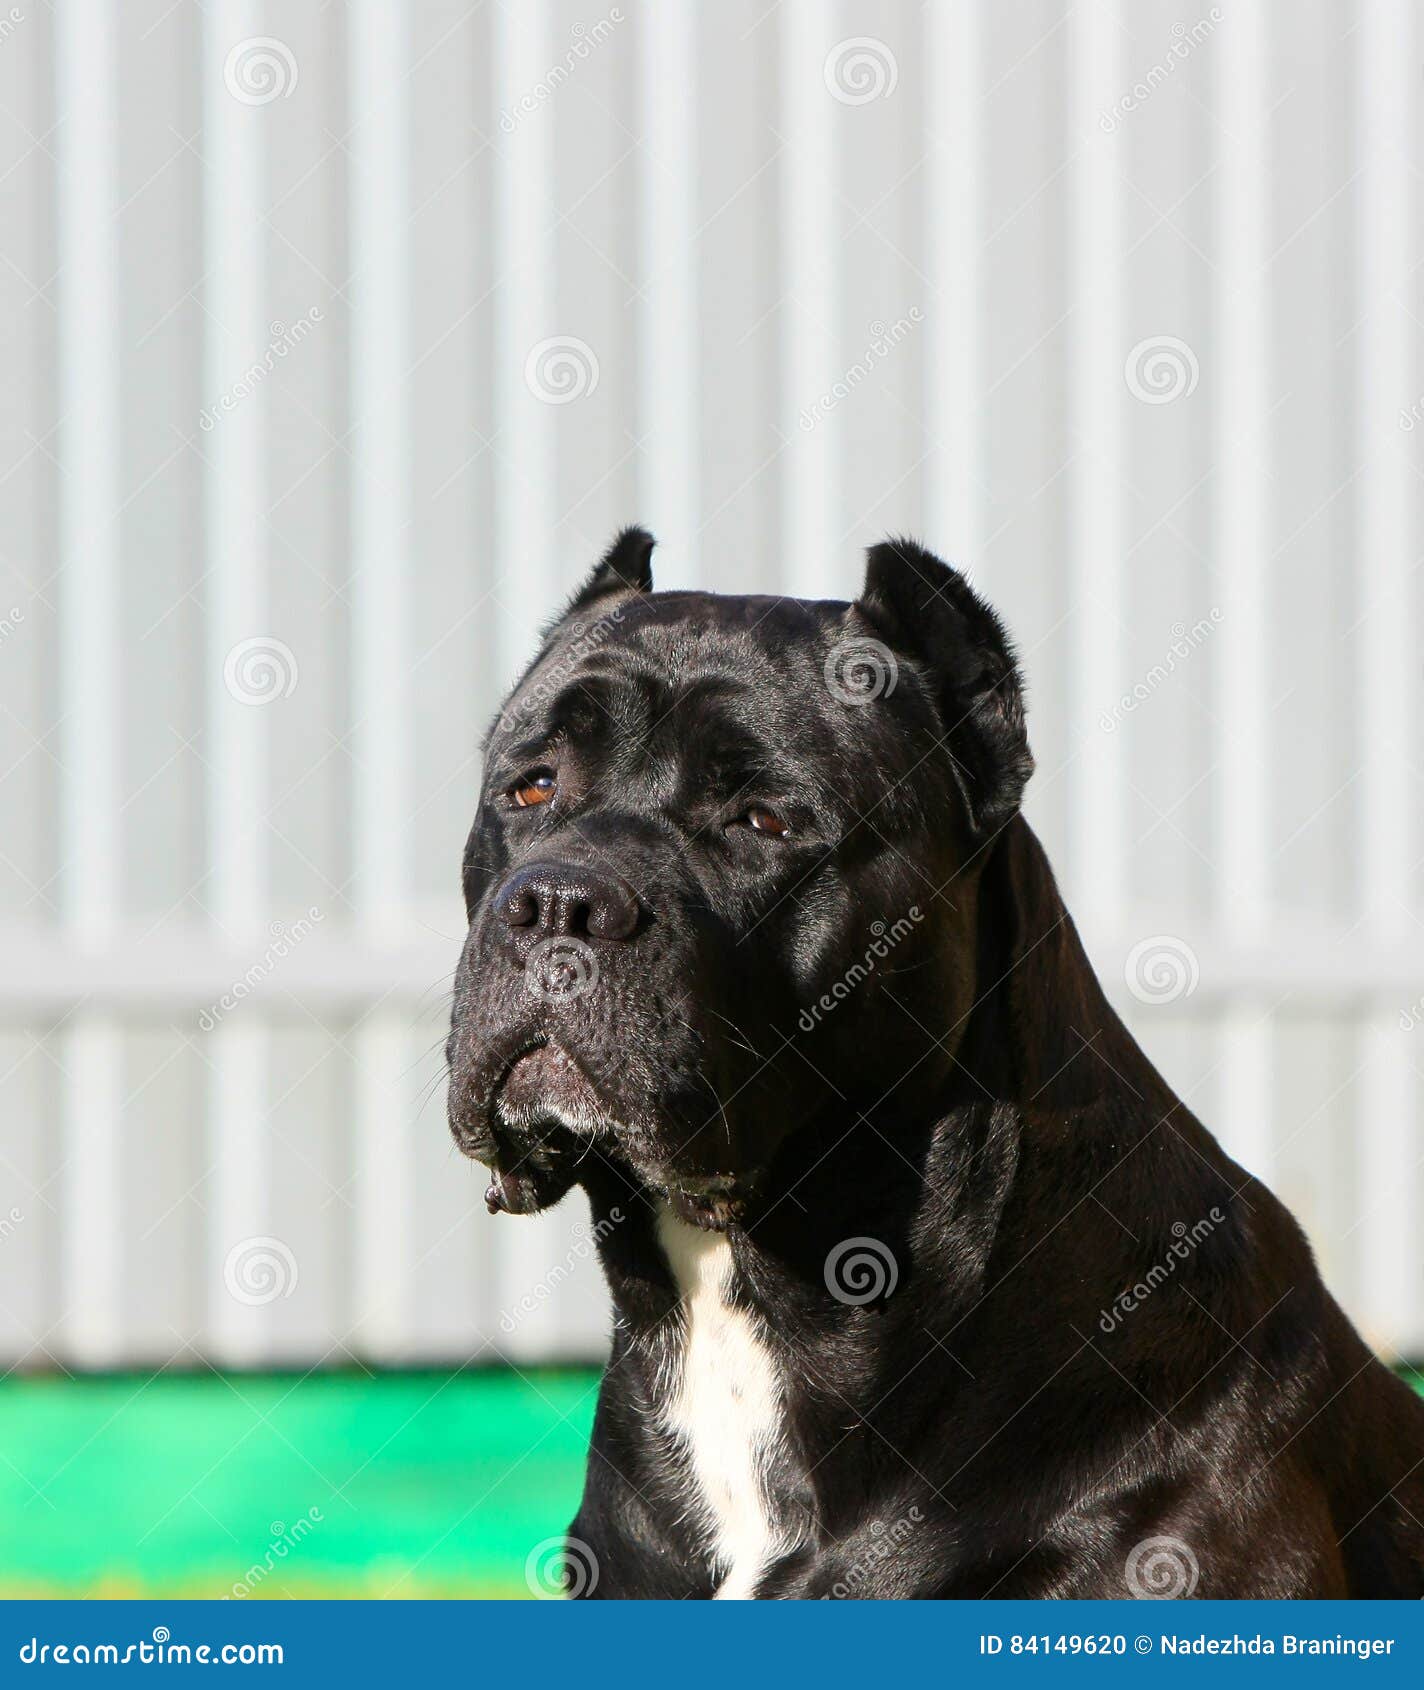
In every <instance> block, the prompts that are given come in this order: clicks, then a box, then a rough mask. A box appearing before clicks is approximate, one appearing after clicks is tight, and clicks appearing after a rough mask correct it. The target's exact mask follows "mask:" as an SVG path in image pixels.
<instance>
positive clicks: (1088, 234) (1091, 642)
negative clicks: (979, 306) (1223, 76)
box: [1068, 0, 1128, 928]
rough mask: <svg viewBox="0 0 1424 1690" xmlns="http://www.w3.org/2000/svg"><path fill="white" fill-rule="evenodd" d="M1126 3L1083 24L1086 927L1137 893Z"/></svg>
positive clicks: (1072, 446)
mask: <svg viewBox="0 0 1424 1690" xmlns="http://www.w3.org/2000/svg"><path fill="white" fill-rule="evenodd" d="M1116 13H1117V8H1116V6H1115V5H1113V4H1112V3H1111V0H1082V4H1080V5H1079V6H1078V7H1077V8H1076V10H1075V12H1074V14H1073V18H1072V24H1071V27H1072V30H1073V46H1072V65H1073V89H1074V103H1073V122H1072V124H1071V127H1070V131H1069V145H1070V147H1072V148H1073V163H1072V166H1071V169H1072V172H1073V179H1072V181H1073V196H1072V204H1073V219H1072V233H1071V237H1070V238H1071V240H1072V243H1073V269H1072V280H1071V286H1072V289H1073V297H1072V300H1071V309H1072V312H1073V315H1072V317H1071V318H1070V321H1071V323H1072V324H1073V329H1074V334H1073V340H1072V349H1073V367H1072V370H1071V373H1070V377H1069V379H1070V382H1071V384H1072V413H1071V427H1072V435H1071V438H1070V440H1069V443H1068V451H1069V457H1070V462H1071V463H1072V465H1073V471H1072V475H1073V480H1072V495H1071V497H1072V510H1073V535H1072V541H1071V544H1072V561H1073V597H1072V621H1073V671H1072V675H1073V681H1072V685H1073V694H1074V698H1073V703H1074V735H1073V743H1074V751H1075V753H1076V755H1075V758H1074V770H1073V778H1074V781H1075V785H1076V802H1075V804H1074V806H1073V811H1072V815H1073V820H1074V824H1075V825H1074V840H1073V845H1074V851H1073V861H1072V870H1073V886H1074V890H1075V892H1076V895H1077V897H1078V899H1079V900H1080V902H1081V905H1082V909H1081V911H1080V919H1081V920H1082V921H1083V922H1084V923H1085V924H1089V925H1091V924H1101V925H1102V926H1103V927H1104V928H1107V927H1109V924H1112V923H1120V921H1121V911H1122V907H1123V905H1124V903H1125V901H1126V894H1127V863H1126V853H1125V847H1126V843H1127V840H1126V812H1125V800H1126V797H1127V786H1126V782H1125V778H1124V777H1125V775H1126V772H1127V766H1126V744H1127V732H1128V728H1127V724H1119V726H1118V728H1117V731H1112V732H1109V731H1105V730H1104V728H1103V727H1102V725H1101V723H1100V720H1099V718H1100V715H1101V711H1102V701H1103V699H1105V698H1107V699H1116V698H1119V697H1121V696H1122V692H1123V688H1122V686H1121V684H1120V681H1119V677H1120V674H1121V670H1122V657H1123V644H1122V634H1121V628H1122V623H1123V619H1124V597H1125V594H1126V590H1127V580H1126V572H1125V569H1124V563H1123V553H1124V550H1125V542H1124V538H1123V522H1122V500H1123V480H1122V477H1123V472H1124V470H1125V468H1126V464H1125V462H1124V457H1123V453H1124V439H1123V428H1122V418H1123V405H1124V402H1125V398H1126V395H1125V392H1124V382H1123V375H1122V369H1123V350H1124V349H1123V347H1122V345H1121V324H1122V297H1121V296H1122V282H1121V278H1122V263H1123V252H1122V217H1121V210H1120V206H1119V196H1120V192H1121V190H1120V187H1119V172H1120V170H1121V168H1122V164H1121V160H1120V158H1119V156H1118V153H1117V150H1116V148H1115V146H1114V143H1115V141H1116V140H1117V137H1116V136H1112V135H1104V134H1103V133H1102V132H1101V130H1100V128H1099V125H1098V113H1099V112H1102V111H1106V110H1108V109H1109V107H1110V106H1111V104H1112V102H1113V101H1114V100H1115V99H1116V98H1117V95H1118V91H1119V88H1120V86H1121V80H1122V69H1121V55H1120V52H1119V43H1120V40H1121V36H1122V29H1121V24H1120V21H1119V19H1118V17H1117V15H1116Z"/></svg>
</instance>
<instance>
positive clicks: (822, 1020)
mask: <svg viewBox="0 0 1424 1690" xmlns="http://www.w3.org/2000/svg"><path fill="white" fill-rule="evenodd" d="M652 549H653V541H652V538H651V537H650V536H649V535H648V534H646V533H644V532H643V531H642V530H640V529H629V530H627V531H626V532H625V533H623V534H622V535H620V536H619V538H618V540H617V541H616V542H615V543H614V545H613V547H612V549H611V550H610V551H609V553H608V555H607V556H606V557H605V558H604V559H603V561H602V562H601V563H600V564H599V565H598V566H597V568H596V569H595V570H594V571H593V574H592V575H591V577H590V578H589V580H588V581H587V583H586V584H585V585H584V587H583V588H582V590H581V591H580V592H579V593H578V594H577V595H576V596H575V597H574V599H573V602H572V603H571V604H570V605H569V607H568V609H567V610H566V611H565V612H564V614H563V615H562V616H561V617H560V618H559V619H558V620H557V621H556V622H555V623H554V624H553V625H552V627H551V628H550V630H549V632H548V635H547V637H546V639H545V642H544V645H543V648H542V650H541V651H540V653H539V655H538V656H537V658H536V659H535V661H534V662H533V664H532V665H531V666H530V668H529V669H528V671H527V672H526V673H525V675H524V677H523V679H522V680H521V681H520V682H519V684H518V685H517V686H516V687H515V689H514V691H513V692H512V694H511V695H510V697H509V699H508V701H507V702H506V704H505V707H504V709H503V710H502V711H501V713H500V715H499V717H498V718H497V720H496V721H495V723H494V724H493V726H492V728H491V730H490V733H489V738H488V741H487V745H486V765H485V780H484V788H483V791H482V792H481V795H480V803H479V811H478V814H477V816H476V819H475V824H474V827H473V830H472V831H471V834H470V838H469V843H468V845H467V847H466V851H465V859H464V892H465V905H466V910H467V912H468V915H469V924H470V925H469V934H468V937H467V939H466V941H465V946H464V950H463V953H462V955H461V958H460V964H459V968H458V971H457V974H456V982H455V994H454V1009H453V1013H452V1018H451V1032H450V1039H449V1044H448V1047H447V1052H448V1056H449V1064H450V1080H451V1083H450V1125H451V1130H452V1132H453V1133H454V1135H455V1138H456V1141H457V1143H458V1144H459V1145H460V1147H461V1149H462V1150H464V1151H465V1152H466V1153H467V1154H469V1155H471V1156H473V1157H475V1158H477V1159H478V1160H479V1161H481V1162H483V1163H485V1164H486V1165H487V1166H489V1167H490V1168H491V1169H492V1170H493V1172H494V1182H493V1184H492V1186H491V1190H490V1202H491V1206H492V1207H500V1208H505V1209H508V1210H511V1211H516V1212H518V1211H529V1210H533V1209H538V1208H542V1207H545V1206H546V1205H547V1204H548V1203H550V1202H553V1201H555V1200H557V1198H558V1197H560V1196H562V1195H563V1193H564V1192H565V1191H566V1190H567V1189H568V1187H569V1185H570V1184H572V1183H573V1182H575V1181H576V1180H577V1179H578V1178H579V1170H580V1167H581V1166H582V1165H583V1164H584V1162H585V1160H586V1158H588V1157H589V1156H590V1155H593V1154H596V1155H597V1156H598V1157H600V1158H601V1157H605V1156H606V1157H610V1158H612V1159H613V1160H614V1161H616V1162H617V1163H619V1164H620V1165H621V1167H622V1168H623V1169H624V1170H625V1171H626V1173H627V1174H629V1175H631V1176H632V1177H633V1178H635V1179H636V1180H638V1181H639V1182H641V1183H642V1184H644V1185H645V1186H647V1187H649V1188H651V1189H653V1190H655V1191H659V1192H662V1193H665V1194H667V1195H668V1196H669V1197H671V1198H672V1199H673V1200H674V1201H675V1202H677V1203H678V1204H679V1206H680V1207H682V1208H683V1209H684V1212H689V1213H690V1215H691V1217H692V1218H704V1219H706V1220H707V1221H708V1222H709V1224H720V1223H721V1222H722V1221H725V1220H726V1219H727V1218H728V1217H729V1216H731V1215H734V1214H735V1213H736V1212H737V1208H738V1205H739V1204H740V1203H741V1202H743V1201H744V1200H745V1199H746V1198H747V1197H748V1196H749V1195H752V1194H754V1193H755V1191H756V1188H757V1183H758V1180H759V1178H760V1176H761V1174H762V1173H763V1171H764V1170H765V1169H766V1167H767V1166H768V1164H769V1162H770V1160H771V1158H772V1156H773V1155H774V1154H775V1153H776V1151H777V1150H778V1149H779V1148H780V1147H781V1145H782V1144H783V1143H784V1142H785V1140H786V1139H787V1137H788V1135H790V1134H792V1133H796V1132H800V1131H804V1130H807V1129H811V1130H813V1131H814V1130H815V1128H816V1126H817V1123H821V1124H822V1127H823V1130H824V1131H826V1132H830V1131H832V1130H833V1126H834V1123H835V1122H836V1121H840V1122H841V1123H843V1126H844V1124H846V1123H848V1122H849V1121H853V1120H854V1119H855V1118H856V1112H858V1111H861V1110H873V1109H874V1108H875V1107H876V1106H877V1103H878V1102H879V1101H880V1099H881V1094H883V1093H884V1092H885V1091H886V1089H887V1088H900V1097H901V1098H902V1099H903V1100H905V1101H906V1102H908V1101H909V1100H910V1099H912V1098H913V1097H915V1096H917V1095H919V1094H920V1093H921V1092H922V1091H926V1090H927V1089H928V1088H932V1087H933V1086H934V1085H935V1083H936V1082H937V1081H942V1079H943V1076H944V1073H945V1071H946V1067H947V1065H948V1064H949V1063H951V1062H952V1060H953V1052H954V1034H953V1032H952V1029H953V1028H954V1027H955V1026H956V1024H957V1023H958V1022H960V1021H961V1019H962V1018H963V1016H964V1015H965V1014H966V1013H967V1011H968V1009H969V1006H970V1003H971V1002H972V998H973V992H974V979H975V975H974V955H973V953H974V932H975V926H974V883H975V873H976V865H977V864H978V863H979V862H980V861H982V858H983V854H984V851H985V848H986V846H987V844H988V843H989V842H990V841H991V839H992V837H993V835H994V834H995V833H996V832H997V830H998V829H1000V828H1001V827H1002V826H1003V825H1004V823H1005V822H1006V821H1007V820H1008V819H1009V818H1010V817H1011V816H1012V815H1013V813H1014V811H1015V810H1016V808H1017V806H1018V802H1019V797H1020V793H1021V791H1022V788H1023V784H1024V782H1025V780H1026V779H1027V778H1028V775H1029V773H1030V771H1031V769H1032V766H1033V765H1032V759H1031V757H1030V755H1029V751H1028V745H1027V740H1026V738H1025V734H1024V724H1023V708H1022V696H1021V690H1020V683H1019V677H1018V673H1017V670H1016V667H1015V664H1014V661H1013V657H1012V655H1011V653H1010V650H1009V647H1008V643H1007V641H1006V639H1005V636H1004V632H1003V629H1002V628H1001V626H1000V624H999V622H998V619H997V618H996V617H995V615H994V613H993V612H992V611H991V610H990V609H989V608H988V607H987V606H986V605H985V604H983V603H982V602H981V601H980V600H979V599H978V598H976V597H975V595H974V594H973V592H972V591H971V590H970V588H969V587H968V585H967V584H966V583H965V581H964V580H963V579H962V577H961V576H959V575H958V574H956V573H955V572H954V571H953V570H951V569H948V568H947V567H946V566H945V565H944V564H942V563H940V562H939V561H938V560H937V559H935V558H934V557H932V556H930V555H929V554H928V553H927V552H925V551H923V550H922V549H921V548H920V547H918V546H916V545H914V544H913V543H910V542H907V541H897V542H887V543H886V544H883V545H880V546H876V547H875V548H874V549H873V550H872V551H871V553H870V556H869V563H868V568H867V573H866V579H865V586H864V590H863V592H862V594H861V596H860V598H859V599H858V600H857V601H856V602H855V603H854V604H845V603H838V602H813V601H804V600H797V599H778V598H770V597H766V598H760V597H753V598H733V597H720V596H715V595H712V594H707V593H692V592H670V593H654V592H653V590H652V573H651V567H650V560H651V555H652ZM843 1126H842V1130H843ZM828 1143H829V1141H828ZM811 1154H812V1155H815V1154H818V1152H816V1151H815V1150H814V1148H813V1149H812V1151H811Z"/></svg>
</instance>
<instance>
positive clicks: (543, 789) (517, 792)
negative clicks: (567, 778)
mask: <svg viewBox="0 0 1424 1690" xmlns="http://www.w3.org/2000/svg"><path fill="white" fill-rule="evenodd" d="M558 786H559V783H558V781H557V780H556V779H555V778H554V776H553V774H552V773H551V772H550V771H549V770H548V769H531V770H530V771H529V773H528V774H527V775H525V776H524V777H523V778H522V779H521V780H519V781H517V782H516V783H515V785H513V786H512V787H510V789H509V798H510V802H511V803H512V804H513V805H514V807H515V809H516V810H527V809H528V808H529V807H530V806H531V805H532V804H547V803H548V802H549V800H550V799H551V798H552V797H553V796H554V794H555V792H556V791H557V790H558Z"/></svg>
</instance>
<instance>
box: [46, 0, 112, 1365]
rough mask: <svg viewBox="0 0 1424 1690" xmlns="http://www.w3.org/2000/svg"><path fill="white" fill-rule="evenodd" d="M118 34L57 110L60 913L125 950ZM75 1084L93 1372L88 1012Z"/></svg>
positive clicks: (71, 69)
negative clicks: (120, 937)
mask: <svg viewBox="0 0 1424 1690" xmlns="http://www.w3.org/2000/svg"><path fill="white" fill-rule="evenodd" d="M115 34H116V30H115V18H114V8H113V7H112V5H111V4H110V3H109V0H98V3H97V4H82V3H81V0H65V3H64V4H62V5H60V6H58V7H57V8H56V10H55V59H56V65H55V69H56V79H57V84H58V95H57V100H56V104H57V107H58V119H59V123H58V133H57V136H56V154H55V156H56V178H57V181H58V183H59V184H60V185H61V190H62V191H61V193H60V206H59V221H58V230H57V235H58V246H59V254H58V258H59V265H58V275H57V278H56V280H57V283H58V290H59V293H58V317H59V346H58V352H59V390H60V417H61V424H60V429H59V448H60V466H61V475H60V510H59V548H60V571H61V575H60V635H61V641H62V644H61V648H60V659H59V660H60V696H61V721H62V737H61V743H60V806H61V831H60V849H61V852H62V854H63V857H62V861H63V867H62V870H61V875H60V898H61V907H62V909H63V912H64V919H65V922H66V925H67V927H68V930H69V934H70V936H71V937H72V938H73V940H74V941H75V942H76V943H77V944H79V945H81V946H83V947H88V948H95V949H98V948H101V947H103V946H105V945H106V944H111V943H112V942H113V941H114V938H115V935H116V933H117V930H118V926H119V922H120V917H121V897H122V881H121V876H122V862H121V859H120V854H119V827H118V819H119V806H120V796H119V794H120V784H121V778H122V769H123V747H122V740H121V736H120V732H119V724H120V715H119V712H120V709H121V691H120V685H119V669H118V651H117V641H116V633H117V626H118V620H119V618H118V593H119V567H120V559H121V535H122V529H121V526H120V512H121V507H122V505H123V496H122V491H121V488H122V473H121V463H120V444H121V440H122V432H121V425H120V397H119V341H118V316H119V300H118V289H119V265H118V248H117V242H116V240H115V230H114V212H115V208H116V206H117V204H118V196H117V186H116V170H117V163H116V157H115V149H114V144H113V133H114V114H115V110H116V103H117V102H116V98H115V91H116V78H117V74H118V72H117V67H116V63H115ZM59 1051H60V1064H61V1067H62V1069H63V1073H64V1089H63V1108H64V1156H65V1160H64V1169H63V1173H64V1178H63V1193H64V1202H65V1208H64V1272H63V1278H62V1283H61V1287H60V1297H61V1308H60V1310H58V1311H57V1312H58V1313H59V1315H60V1317H61V1321H62V1332H63V1339H64V1349H65V1352H66V1354H67V1355H69V1356H70V1357H72V1358H73V1360H75V1361H76V1362H79V1363H82V1364H84V1365H88V1366H95V1365H102V1364H104V1363H106V1362H111V1361H113V1360H115V1359H117V1357H118V1356H119V1355H120V1354H121V1351H122V1342H123V1297H122V1292H123V1275H122V1261H123V1250H122V1242H121V1236H120V1216H119V1214H118V1213H117V1211H116V1207H115V1203H114V1195H115V1193H116V1191H117V1189H118V1169H119V1162H120V1131H121V1104H122V1098H121V1061H122V1053H121V1048H120V1036H119V1030H118V1028H117V1026H116V1025H115V1023H114V1021H113V1020H112V1018H111V1017H110V1016H108V1015H107V1014H104V1013H102V1012H98V1011H90V1010H87V1009H84V1008H83V1007H81V1008H79V1009H78V1010H77V1011H76V1012H75V1014H74V1015H73V1017H72V1018H71V1019H70V1020H69V1022H68V1024H67V1026H66V1027H65V1029H64V1031H63V1034H62V1037H61V1041H60V1047H59Z"/></svg>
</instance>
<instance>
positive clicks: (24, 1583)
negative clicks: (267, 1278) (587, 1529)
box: [0, 1372, 597, 1597]
mask: <svg viewBox="0 0 1424 1690" xmlns="http://www.w3.org/2000/svg"><path fill="white" fill-rule="evenodd" d="M596 1388H597V1375H596V1374H591V1373H582V1372H579V1373H575V1372H534V1373H530V1374H527V1375H518V1374H514V1373H503V1372H478V1373H476V1372H467V1373H463V1374H438V1373H426V1374H387V1375H377V1376H375V1377H369V1376H363V1375H351V1374H329V1373H324V1374H312V1375H309V1376H308V1377H305V1378H298V1377H283V1376H266V1375H250V1374H248V1375H242V1374H235V1375H226V1376H222V1377H215V1376H213V1375H211V1374H209V1375H180V1374H162V1375H158V1376H157V1377H152V1378H144V1377H142V1376H132V1375H125V1376H117V1377H103V1378H89V1379H77V1380H71V1379H64V1378H52V1377H48V1376H46V1377H43V1378H13V1377H12V1378H10V1379H8V1380H6V1381H5V1382H4V1383H3V1385H0V1595H10V1596H14V1595H27V1594H37V1595H84V1594H88V1595H103V1596H131V1595H151V1594H153V1595H157V1594H164V1595H183V1596H222V1595H230V1594H232V1593H233V1591H232V1587H233V1585H234V1584H235V1583H237V1582H238V1581H241V1580H244V1579H246V1578H247V1575H248V1572H249V1569H252V1568H256V1569H257V1575H258V1576H256V1577H255V1578H253V1579H251V1581H250V1588H249V1589H248V1591H247V1594H249V1595H251V1596H253V1597H263V1596H273V1597H282V1596H293V1595H296V1596H315V1595H327V1596H331V1595H351V1596H393V1597H409V1596H430V1595H484V1596H524V1595H528V1594H529V1591H528V1589H527V1587H526V1584H525V1573H524V1569H525V1562H526V1559H527V1557H528V1556H529V1554H530V1552H531V1550H533V1549H534V1548H535V1546H536V1545H538V1544H539V1543H540V1542H541V1541H542V1540H543V1539H545V1538H547V1537H549V1536H550V1535H551V1534H553V1533H555V1532H558V1531H561V1530H563V1529H564V1528H565V1527H566V1526H567V1525H568V1522H569V1520H570V1519H571V1517H572V1515H573V1513H574V1510H575V1509H576V1508H577V1506H578V1498H579V1492H580V1490H581V1488H582V1482H583V1465H584V1454H585V1450H586V1448H587V1444H588V1434H589V1428H590V1426H591V1424H592V1420H593V1406H594V1395H595V1391H596ZM313 1510H314V1511H315V1512H314V1513H313Z"/></svg>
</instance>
